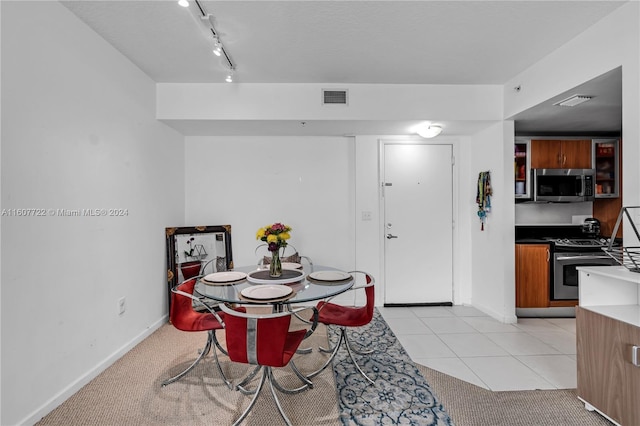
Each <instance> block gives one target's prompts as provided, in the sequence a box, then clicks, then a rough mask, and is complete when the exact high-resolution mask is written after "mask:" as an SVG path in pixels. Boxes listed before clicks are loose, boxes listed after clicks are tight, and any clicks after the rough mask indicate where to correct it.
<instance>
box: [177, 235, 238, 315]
mask: <svg viewBox="0 0 640 426" xmlns="http://www.w3.org/2000/svg"><path fill="white" fill-rule="evenodd" d="M165 236H166V246H167V283H168V295H169V305H170V304H171V289H172V288H173V287H175V286H176V285H177V284H178V283H181V282H182V281H184V280H186V279H189V278H191V277H195V276H197V275H199V274H200V270H201V268H203V267H204V266H206V269H204V270H203V273H212V272H218V271H226V270H229V269H233V254H232V251H231V225H214V226H183V227H173V228H165Z"/></svg>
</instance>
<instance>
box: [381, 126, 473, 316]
mask: <svg viewBox="0 0 640 426" xmlns="http://www.w3.org/2000/svg"><path fill="white" fill-rule="evenodd" d="M385 145H451V151H452V155H453V164H452V171H451V173H452V176H451V177H452V190H453V194H452V220H453V229H452V235H451V238H452V250H451V256H452V269H453V270H452V271H451V272H452V280H453V283H452V295H451V298H452V301H453V304H454V305H456V304H460V301H461V299H462V297H461V288H460V279H459V278H460V272H459V271H460V264H459V259H461V258H462V256H461V255H460V246H461V245H460V234H459V229H460V226H459V224H460V220H459V194H460V191H459V178H458V175H459V172H458V167H459V165H460V159H461V156H460V152H459V150H460V147H459V145H460V143H459V140H458V139H457V138H448V137H438V138H436V140H433V139H430V140H425V139H423V138H418V137H411V138H380V139H378V217H379V218H380V221H379V227H378V244H379V246H378V247H380V253H379V264H380V276H381V277H383V280H382V281H383V282H384V277H386V270H385V247H386V244H385V235H386V233H385V221H384V217H385V216H384V214H385V205H384V197H383V191H384V187H383V184H384V182H383V180H384V170H385V169H384V163H385V157H384V147H385ZM383 284H384V289H383V295H384V296H383V297H382V303H383V304H384V302H385V300H386V291H387V285H386V282H384V283H383ZM469 298H470V297H469Z"/></svg>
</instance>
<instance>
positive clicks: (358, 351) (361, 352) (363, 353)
mask: <svg viewBox="0 0 640 426" xmlns="http://www.w3.org/2000/svg"><path fill="white" fill-rule="evenodd" d="M345 340H347V337H346V336H345ZM348 343H349V346H351V345H353V342H352V341H350V340H349V341H348ZM358 346H360V347H363V346H362V345H360V344H358ZM351 350H352V351H353V353H355V354H358V355H371V354H372V353H374V352H375V351H376V350H375V349H366V350H364V349H361V350H355V349H354V348H353V347H352V348H351Z"/></svg>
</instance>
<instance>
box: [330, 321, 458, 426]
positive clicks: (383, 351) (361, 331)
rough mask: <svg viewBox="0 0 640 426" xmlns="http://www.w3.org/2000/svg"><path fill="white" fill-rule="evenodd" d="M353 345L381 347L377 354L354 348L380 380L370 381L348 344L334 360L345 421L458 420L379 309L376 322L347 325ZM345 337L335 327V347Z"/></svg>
mask: <svg viewBox="0 0 640 426" xmlns="http://www.w3.org/2000/svg"><path fill="white" fill-rule="evenodd" d="M347 334H348V336H349V339H350V341H351V342H352V343H353V344H352V347H353V348H354V349H356V350H359V349H360V344H362V345H364V348H366V349H369V348H373V349H375V352H374V353H373V354H371V355H362V356H360V355H357V354H355V353H354V356H355V358H356V360H357V361H358V364H360V367H361V368H362V370H363V371H364V372H365V373H366V374H367V376H369V377H370V378H371V379H372V380H374V381H375V386H372V385H370V384H369V382H367V381H366V380H365V379H364V378H363V377H362V376H361V375H360V373H359V372H358V370H357V369H356V368H355V366H354V365H353V363H352V361H351V358H349V354H348V353H347V350H346V348H344V346H343V347H342V348H340V350H339V351H338V354H337V355H336V357H335V359H334V361H333V371H334V374H335V378H336V383H337V388H338V389H337V391H338V402H339V405H340V410H341V414H340V420H341V422H342V424H343V425H399V424H402V425H420V426H431V425H437V426H440V425H453V421H452V420H451V418H450V417H449V414H448V413H447V412H446V410H445V409H444V407H443V406H442V404H441V403H440V402H439V401H438V399H437V398H436V396H435V395H434V394H433V392H432V390H431V387H430V386H429V384H428V383H427V381H426V379H425V378H424V376H423V375H422V374H421V373H420V371H419V370H418V369H417V368H416V366H415V364H414V363H413V362H412V361H411V358H410V357H409V355H408V354H407V352H406V351H405V350H404V348H403V347H402V345H401V344H400V342H399V341H398V339H397V338H396V336H395V335H394V334H393V332H392V331H391V329H390V328H389V326H388V325H387V323H386V322H385V321H384V319H383V318H382V315H380V313H379V312H378V310H377V309H376V310H375V312H374V315H373V320H372V321H371V323H369V324H368V325H366V326H364V327H357V328H356V327H354V328H349V329H347ZM339 337H340V334H339V329H338V328H337V327H334V326H331V327H329V341H330V342H331V346H332V347H333V345H335V344H336V343H337V342H338V338H339Z"/></svg>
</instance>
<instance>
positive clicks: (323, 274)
mask: <svg viewBox="0 0 640 426" xmlns="http://www.w3.org/2000/svg"><path fill="white" fill-rule="evenodd" d="M308 277H309V278H311V279H312V280H316V281H344V280H350V279H351V278H352V277H351V275H350V274H347V273H346V272H342V271H316V272H312V273H310V274H309V275H308Z"/></svg>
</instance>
